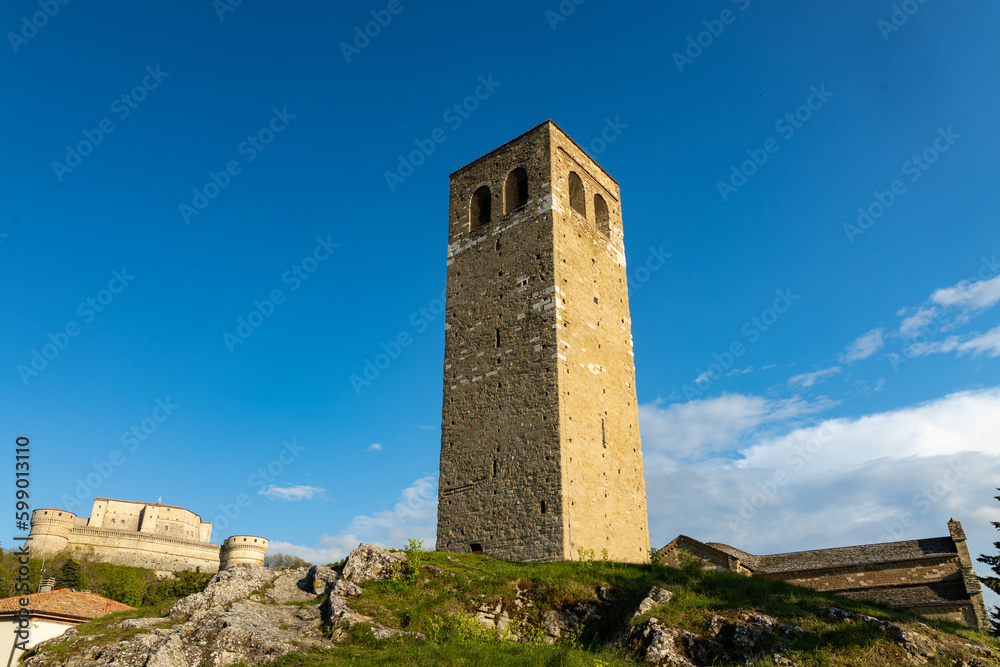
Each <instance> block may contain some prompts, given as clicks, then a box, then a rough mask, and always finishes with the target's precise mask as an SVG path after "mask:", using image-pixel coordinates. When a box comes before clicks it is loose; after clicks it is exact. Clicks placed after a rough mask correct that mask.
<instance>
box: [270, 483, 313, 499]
mask: <svg viewBox="0 0 1000 667" xmlns="http://www.w3.org/2000/svg"><path fill="white" fill-rule="evenodd" d="M257 494H258V495H261V496H264V497H265V498H269V499H271V500H281V501H284V502H296V501H300V500H312V499H313V498H323V497H324V496H325V494H326V489H323V488H320V487H318V486H305V485H303V484H299V485H294V484H293V485H289V486H278V485H277V484H270V485H268V486H267V487H265V488H263V489H261V490H260V491H258V492H257Z"/></svg>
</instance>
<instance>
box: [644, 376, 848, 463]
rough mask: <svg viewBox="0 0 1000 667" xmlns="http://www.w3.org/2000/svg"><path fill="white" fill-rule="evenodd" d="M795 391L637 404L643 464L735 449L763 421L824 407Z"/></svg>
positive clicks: (822, 403) (814, 410) (761, 424)
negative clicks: (771, 395)
mask: <svg viewBox="0 0 1000 667" xmlns="http://www.w3.org/2000/svg"><path fill="white" fill-rule="evenodd" d="M830 405H831V403H830V402H829V401H828V400H821V401H818V402H816V403H809V402H807V401H803V400H802V399H800V398H798V397H794V398H789V399H784V400H769V399H766V398H762V397H760V396H746V395H743V394H723V395H722V396H719V397H716V398H706V399H700V400H696V401H689V402H687V403H673V404H671V405H668V406H667V407H665V408H664V407H660V406H659V405H657V404H655V403H647V404H643V405H640V406H639V423H640V428H641V432H642V446H643V450H644V457H645V462H646V466H647V467H649V466H650V465H663V466H666V467H667V468H673V467H674V463H673V461H674V460H676V459H687V458H692V459H699V458H704V457H706V456H711V455H714V454H718V453H720V452H725V451H734V450H735V448H736V446H737V445H738V444H739V442H740V441H741V440H742V439H743V438H744V437H746V436H747V435H748V434H751V433H754V432H756V431H757V430H758V429H760V428H761V427H762V426H764V425H766V424H769V423H773V422H778V421H784V420H790V419H794V418H796V417H799V416H802V415H807V414H811V413H814V412H817V411H818V410H822V409H825V408H827V407H829V406H830Z"/></svg>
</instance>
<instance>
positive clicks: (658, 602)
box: [632, 586, 674, 618]
mask: <svg viewBox="0 0 1000 667" xmlns="http://www.w3.org/2000/svg"><path fill="white" fill-rule="evenodd" d="M673 599H674V592H673V591H672V590H670V589H669V588H664V587H663V586H653V587H652V588H650V589H649V592H648V593H646V597H645V598H643V600H642V602H640V603H639V607H638V609H636V610H635V613H634V614H632V618H635V617H637V616H642V615H643V614H645V613H646V612H648V611H651V610H653V609H655V608H656V607H662V606H664V605H667V604H670V601H671V600H673Z"/></svg>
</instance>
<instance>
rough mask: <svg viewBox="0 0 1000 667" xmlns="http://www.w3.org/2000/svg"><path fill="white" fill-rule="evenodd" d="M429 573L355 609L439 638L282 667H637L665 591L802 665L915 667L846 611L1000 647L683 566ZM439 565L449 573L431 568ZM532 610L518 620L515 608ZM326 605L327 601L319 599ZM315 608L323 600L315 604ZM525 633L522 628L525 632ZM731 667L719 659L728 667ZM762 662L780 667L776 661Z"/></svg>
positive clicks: (783, 587)
mask: <svg viewBox="0 0 1000 667" xmlns="http://www.w3.org/2000/svg"><path fill="white" fill-rule="evenodd" d="M420 560H421V561H422V562H423V564H424V567H423V568H421V569H419V570H418V571H413V570H409V571H404V572H403V573H401V576H400V577H399V578H398V579H396V580H392V579H390V580H384V581H378V582H369V583H366V584H363V585H362V588H363V589H364V593H363V594H362V595H361V596H359V597H355V598H351V600H350V605H351V607H352V608H353V609H355V610H357V611H358V612H360V613H363V614H367V615H369V616H372V617H374V618H375V619H376V620H377V621H378V622H380V623H382V624H384V625H388V626H390V627H395V628H399V629H403V630H407V631H410V632H419V633H421V634H423V635H425V636H427V637H429V639H427V640H418V639H411V638H397V639H390V640H376V639H375V638H374V637H373V636H372V634H371V631H370V628H369V627H368V626H367V625H365V624H358V625H356V626H354V627H353V628H350V629H347V636H348V640H347V641H346V642H344V643H343V644H341V645H338V646H337V647H335V648H332V649H326V650H314V651H312V652H310V653H307V654H305V655H295V656H287V657H286V658H284V659H282V660H279V661H278V662H277V663H275V667H324V666H327V665H338V664H341V663H346V662H350V663H351V664H357V665H400V664H405V665H463V666H465V665H468V666H473V667H474V666H478V665H483V666H486V665H515V666H519V665H526V666H527V665H531V666H535V665H537V666H547V665H568V666H571V667H575V666H577V665H579V666H583V665H586V666H587V667H624V666H633V667H634V666H635V665H637V664H638V663H635V662H633V661H631V660H629V657H628V656H627V655H625V654H624V653H623V652H622V651H621V649H619V648H617V647H616V645H615V639H616V638H617V636H618V634H619V633H620V632H621V630H622V629H624V628H625V627H627V625H628V624H629V623H632V622H641V621H642V620H643V618H640V619H637V620H636V621H633V620H632V619H631V614H632V613H633V611H634V610H635V608H636V607H637V606H638V604H639V602H640V601H641V599H642V598H643V596H644V595H645V594H646V592H647V591H648V590H649V588H650V587H651V586H653V585H654V584H662V585H666V586H668V587H669V588H671V589H672V590H673V591H674V592H675V597H674V599H673V601H672V602H671V603H670V604H669V605H667V606H665V607H660V608H657V609H654V610H653V611H652V612H651V613H650V614H647V617H648V616H656V617H657V618H659V619H660V620H662V621H664V622H665V623H667V624H669V625H670V626H672V627H679V628H684V629H688V630H690V631H692V632H695V633H699V634H700V633H701V632H703V631H704V630H705V628H706V627H707V626H708V624H709V623H710V622H711V620H712V618H713V617H714V616H716V615H720V616H723V617H726V618H730V619H735V617H736V615H737V613H738V612H739V611H740V610H756V611H759V612H762V613H765V614H769V615H771V616H774V617H776V618H777V619H779V620H780V621H783V622H785V623H789V624H792V625H796V626H799V627H801V628H803V630H805V632H804V633H802V635H801V636H799V637H798V638H797V639H795V640H794V641H793V642H792V643H791V644H790V645H789V646H788V648H787V650H786V651H785V654H786V655H787V656H788V657H789V658H791V659H792V660H795V661H796V662H798V663H799V664H800V665H802V667H841V666H845V667H846V666H857V667H868V666H870V665H880V666H885V667H897V666H898V667H903V666H906V667H909V665H910V664H912V663H910V662H908V661H907V658H906V655H905V653H904V651H903V650H902V649H901V648H900V647H898V646H896V645H895V644H893V643H891V642H889V641H888V640H886V639H885V638H884V637H883V636H882V635H881V633H879V631H878V630H877V628H875V627H873V626H872V625H870V624H866V623H836V622H829V621H826V620H824V619H822V618H820V617H819V616H818V612H819V609H820V608H821V607H828V606H836V607H840V608H843V609H848V610H850V611H854V612H857V613H860V614H865V615H869V616H874V617H876V618H879V619H884V620H888V621H892V622H894V623H902V624H910V625H912V624H914V623H917V622H922V623H926V624H927V625H928V626H930V629H926V628H921V629H920V632H923V633H925V634H934V635H935V638H936V639H937V640H938V641H943V642H944V643H945V644H947V645H948V648H947V649H946V650H945V651H944V652H943V653H942V655H941V656H939V657H938V658H935V659H933V660H931V661H929V662H928V663H927V665H928V667H946V666H947V667H951V666H952V665H953V664H955V663H954V658H955V657H957V656H958V655H959V654H960V652H961V650H962V648H961V647H962V644H963V643H964V642H965V641H966V640H971V641H975V642H978V643H981V644H985V645H987V646H990V647H992V648H993V649H997V648H1000V643H998V642H997V640H996V639H994V638H991V637H988V636H985V635H982V634H980V633H977V632H973V631H971V630H969V629H967V628H963V627H961V626H958V625H956V624H953V623H945V622H939V621H929V620H927V619H923V618H921V617H918V616H915V615H914V614H911V613H909V612H906V611H902V610H899V609H893V608H890V607H886V606H881V605H878V604H874V603H868V602H863V601H856V600H850V599H847V598H841V597H839V596H836V595H832V594H827V593H820V592H817V591H813V590H811V589H807V588H800V587H798V586H792V585H790V584H787V583H785V582H781V581H768V580H763V579H752V578H748V577H744V576H741V575H738V574H734V573H731V572H716V571H705V570H700V569H698V568H695V567H685V568H681V569H676V568H668V567H663V566H660V565H629V564H621V563H612V562H608V561H594V560H587V561H583V562H580V561H571V562H560V563H544V564H542V563H512V562H505V561H499V560H494V559H492V558H489V557H486V556H479V555H472V554H443V553H435V552H421V553H420ZM427 566H432V567H434V568H440V571H436V572H434V571H431V570H430V569H428V567H427ZM599 587H602V588H604V589H605V590H606V591H607V593H608V594H609V595H610V602H608V603H607V604H604V605H602V607H601V608H600V614H601V618H600V619H592V620H590V621H586V622H585V627H584V628H583V629H582V630H581V631H580V632H578V633H577V634H576V635H575V636H574V637H573V638H572V640H571V641H565V642H561V643H559V644H557V645H555V646H550V645H546V644H544V643H540V642H541V639H542V637H543V630H542V615H543V613H544V612H545V611H547V610H550V609H564V608H566V607H570V606H577V605H579V604H580V603H586V602H593V603H597V602H598V599H599V598H598V594H597V591H598V588H599ZM518 597H520V598H521V599H522V600H530V603H531V604H530V605H528V606H525V607H524V608H522V609H521V611H519V612H515V611H514V609H515V601H516V600H517V599H518ZM319 599H320V598H317V601H318V600H319ZM310 602H312V603H315V602H316V601H310ZM497 604H501V605H502V606H503V608H504V610H505V611H507V612H508V614H510V615H511V617H512V620H513V618H514V617H517V618H520V619H523V620H519V621H517V623H515V628H514V629H515V631H518V632H520V634H521V635H522V636H524V637H528V638H533V639H534V640H535V642H536V643H515V642H513V641H511V640H510V633H509V632H508V633H497V632H496V631H490V630H486V629H484V628H483V627H482V626H480V625H479V624H478V623H476V621H475V620H474V619H473V617H472V614H474V613H475V610H476V609H478V608H480V607H489V608H491V609H494V608H495V607H496V605H497ZM168 609H169V604H166V605H164V606H163V608H162V609H158V608H153V609H142V610H136V611H134V612H127V613H125V614H116V615H114V616H113V617H105V618H103V619H99V620H98V621H96V622H92V623H88V624H85V625H84V626H81V627H80V633H81V634H97V633H103V632H108V634H107V635H105V636H102V637H101V639H100V640H99V643H101V644H109V643H112V641H120V640H121V639H125V638H127V637H129V636H132V635H134V634H135V633H136V632H138V631H136V630H122V629H120V628H118V629H113V630H110V631H108V630H107V626H108V625H110V624H111V623H113V622H116V621H118V620H120V619H122V618H127V617H129V616H156V615H162V614H165V613H166V611H167V610H168ZM518 624H520V625H519V626H518ZM728 664H729V663H725V662H723V661H721V660H720V661H718V662H717V666H718V667H726V666H727V665H728ZM755 664H758V665H770V664H772V663H771V661H770V658H767V659H765V660H763V661H758V662H757V663H755ZM997 664H1000V663H997Z"/></svg>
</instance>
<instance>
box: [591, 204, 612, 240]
mask: <svg viewBox="0 0 1000 667" xmlns="http://www.w3.org/2000/svg"><path fill="white" fill-rule="evenodd" d="M594 220H595V221H596V222H597V231H599V232H601V233H602V234H604V235H605V236H607V235H608V234H609V233H610V231H611V222H610V218H609V216H608V205H607V204H606V203H605V201H604V197H602V196H601V195H594Z"/></svg>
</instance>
